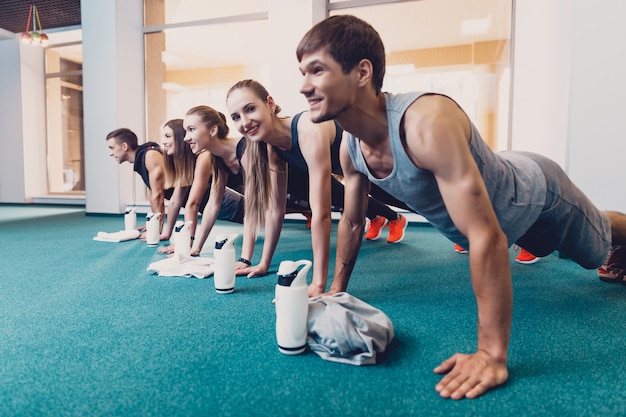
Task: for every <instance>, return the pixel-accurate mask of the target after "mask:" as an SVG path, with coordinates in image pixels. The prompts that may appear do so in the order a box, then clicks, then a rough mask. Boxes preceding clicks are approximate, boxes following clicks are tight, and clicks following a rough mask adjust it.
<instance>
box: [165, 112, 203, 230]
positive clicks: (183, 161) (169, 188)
mask: <svg viewBox="0 0 626 417" xmlns="http://www.w3.org/2000/svg"><path fill="white" fill-rule="evenodd" d="M184 139H185V128H184V127H183V119H171V120H168V121H167V122H166V123H165V124H164V125H163V127H162V128H161V147H162V148H163V161H164V166H163V172H164V174H165V199H166V200H168V204H167V222H166V225H165V227H164V228H163V232H162V233H161V240H169V239H170V237H171V236H172V231H173V230H174V225H175V224H176V219H177V218H178V215H179V213H180V208H181V207H183V206H184V205H185V203H186V202H187V197H188V196H189V190H190V188H191V185H192V184H193V172H194V168H195V166H196V156H195V155H194V154H193V152H191V149H190V148H189V145H187V144H186V143H185V140H184Z"/></svg>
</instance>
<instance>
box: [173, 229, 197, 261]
mask: <svg viewBox="0 0 626 417" xmlns="http://www.w3.org/2000/svg"><path fill="white" fill-rule="evenodd" d="M192 223H193V222H192V221H191V220H188V221H186V222H183V221H178V222H176V225H175V226H174V253H175V254H176V255H178V256H182V257H188V256H191V224H192Z"/></svg>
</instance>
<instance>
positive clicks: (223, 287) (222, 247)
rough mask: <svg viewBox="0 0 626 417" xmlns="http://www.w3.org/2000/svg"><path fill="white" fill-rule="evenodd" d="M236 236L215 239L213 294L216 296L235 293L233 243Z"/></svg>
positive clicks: (228, 235)
mask: <svg viewBox="0 0 626 417" xmlns="http://www.w3.org/2000/svg"><path fill="white" fill-rule="evenodd" d="M236 237H237V234H235V233H233V234H221V235H218V236H216V238H215V250H214V251H213V259H214V260H215V272H213V282H214V284H215V292H217V293H218V294H230V293H232V292H233V291H235V246H234V245H233V241H234V240H235V238H236Z"/></svg>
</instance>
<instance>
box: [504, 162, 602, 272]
mask: <svg viewBox="0 0 626 417" xmlns="http://www.w3.org/2000/svg"><path fill="white" fill-rule="evenodd" d="M520 153H522V154H524V155H526V156H528V157H529V158H531V159H532V160H533V161H535V162H536V163H537V164H538V165H539V166H540V167H541V169H542V171H543V174H544V176H545V178H546V184H547V193H546V204H545V206H544V208H543V210H542V211H541V214H540V215H539V218H538V219H537V221H536V222H535V223H534V224H533V225H532V227H531V228H530V229H529V230H528V231H527V232H526V233H525V234H524V235H523V236H522V237H521V238H519V239H518V240H517V242H516V243H517V244H518V245H519V246H520V247H522V248H524V249H526V250H528V251H530V252H531V253H532V254H534V255H535V256H546V255H549V254H550V253H552V252H553V251H555V250H558V251H559V253H560V254H561V255H563V256H564V257H567V258H570V259H572V260H574V261H575V262H576V263H578V264H580V265H581V266H582V267H584V268H587V269H593V268H598V267H599V266H600V265H602V264H603V263H604V261H605V260H606V258H607V256H608V253H609V250H610V248H611V225H610V223H609V219H608V217H607V216H606V214H605V213H603V212H602V211H600V210H598V209H597V208H596V206H595V205H594V204H593V203H592V202H591V201H590V200H589V198H587V196H585V195H584V194H583V192H582V191H581V190H580V189H579V188H578V187H576V185H574V183H573V182H572V181H571V180H570V179H569V177H568V176H567V174H566V173H565V172H564V171H563V170H562V169H561V167H560V166H559V165H558V164H557V163H556V162H554V161H552V160H550V159H548V158H546V157H544V156H541V155H538V154H534V153H527V152H520Z"/></svg>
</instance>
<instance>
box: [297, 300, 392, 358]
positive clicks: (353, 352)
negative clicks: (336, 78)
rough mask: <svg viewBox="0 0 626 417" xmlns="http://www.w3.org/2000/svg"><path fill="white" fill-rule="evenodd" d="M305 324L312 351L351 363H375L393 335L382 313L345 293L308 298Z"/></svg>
mask: <svg viewBox="0 0 626 417" xmlns="http://www.w3.org/2000/svg"><path fill="white" fill-rule="evenodd" d="M308 326H309V336H308V340H307V341H308V344H309V347H310V348H311V350H312V351H313V352H315V353H317V354H318V355H319V356H320V357H321V358H322V359H325V360H327V361H332V362H340V363H347V364H350V365H374V364H375V363H376V354H377V353H382V352H384V351H385V349H386V348H387V345H388V344H389V343H390V342H391V340H392V339H393V336H394V331H393V324H392V323H391V320H390V319H389V317H387V315H386V314H385V313H383V312H382V311H380V310H379V309H377V308H374V307H372V306H371V305H369V304H367V303H366V302H364V301H361V300H359V299H358V298H356V297H353V296H352V295H350V294H348V293H345V292H340V293H337V294H334V295H331V296H319V297H315V298H310V299H309V319H308Z"/></svg>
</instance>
